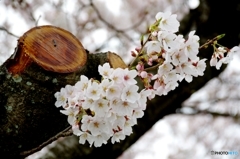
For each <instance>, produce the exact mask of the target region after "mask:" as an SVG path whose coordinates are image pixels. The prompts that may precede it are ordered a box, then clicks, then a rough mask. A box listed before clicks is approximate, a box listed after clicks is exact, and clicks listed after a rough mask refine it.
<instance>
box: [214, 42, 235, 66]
mask: <svg viewBox="0 0 240 159" xmlns="http://www.w3.org/2000/svg"><path fill="white" fill-rule="evenodd" d="M239 50H240V48H239V47H238V46H234V47H233V48H232V49H228V48H226V47H222V46H220V47H218V48H216V47H214V53H213V55H212V58H211V60H210V66H216V68H217V69H218V70H219V69H220V67H221V66H222V64H223V63H224V64H228V63H229V62H230V61H231V60H232V59H233V55H234V54H236V53H237V52H239Z"/></svg>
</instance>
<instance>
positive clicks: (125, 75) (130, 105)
mask: <svg viewBox="0 0 240 159" xmlns="http://www.w3.org/2000/svg"><path fill="white" fill-rule="evenodd" d="M98 71H99V73H100V75H102V77H103V79H102V81H101V82H99V81H97V80H93V79H88V78H87V77H86V76H83V75H82V76H81V77H80V81H78V82H77V83H76V84H75V85H74V86H71V85H66V87H65V88H62V89H61V90H60V92H57V93H55V97H56V99H57V101H56V103H55V105H56V107H63V108H64V110H61V113H63V114H65V115H67V116H68V122H69V124H70V125H72V129H73V133H74V134H75V135H77V136H80V140H79V143H81V144H84V143H85V142H86V141H88V142H89V144H90V145H93V144H94V146H95V147H99V146H101V145H102V144H106V143H107V140H108V139H110V138H111V142H112V143H115V142H119V141H120V140H123V139H125V136H126V135H130V134H131V133H132V126H133V125H135V124H137V118H141V117H142V116H143V114H144V112H143V110H145V109H146V101H147V97H148V96H149V95H150V94H151V91H150V90H145V89H143V90H142V91H140V92H138V89H139V88H138V86H137V85H136V84H137V81H136V80H135V77H136V76H137V74H138V73H137V71H136V70H129V69H127V68H126V69H121V68H117V69H112V68H110V65H109V63H105V64H104V65H103V66H99V68H98Z"/></svg>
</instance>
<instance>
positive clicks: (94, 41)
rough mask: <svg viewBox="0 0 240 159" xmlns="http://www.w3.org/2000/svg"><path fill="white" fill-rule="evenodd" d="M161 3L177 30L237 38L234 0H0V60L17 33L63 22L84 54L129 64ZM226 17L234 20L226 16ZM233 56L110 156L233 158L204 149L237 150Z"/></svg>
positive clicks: (239, 7)
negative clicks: (109, 54) (170, 110)
mask: <svg viewBox="0 0 240 159" xmlns="http://www.w3.org/2000/svg"><path fill="white" fill-rule="evenodd" d="M217 6H218V8H216V7H217ZM221 7H222V8H221ZM221 9H222V12H223V13H221V12H220V11H221ZM168 10H169V11H171V12H172V13H175V14H177V18H178V20H179V21H181V28H180V31H179V33H180V34H183V35H187V34H188V32H190V31H191V30H197V35H199V36H200V38H201V39H202V40H203V41H201V42H202V43H203V42H204V41H205V42H206V40H207V39H208V38H213V37H214V36H216V35H218V34H219V33H220V31H224V32H221V33H226V36H228V38H229V39H231V40H228V41H227V42H226V41H224V40H223V41H222V42H223V44H224V45H225V46H227V47H229V48H231V47H233V46H234V45H239V42H240V40H239V37H240V36H239V35H240V34H239V32H240V27H239V26H238V25H237V24H235V23H236V22H237V20H239V19H240V16H239V15H240V2H238V1H237V0H235V1H232V2H225V1H223V0H220V1H217V0H212V1H211V2H208V1H207V0H201V1H199V0H145V1H141V2H140V1H138V0H114V1H113V0H92V1H91V0H71V1H67V0H48V1H42V0H0V64H2V63H3V62H4V61H5V60H6V59H7V58H8V57H9V56H10V55H11V54H12V53H13V52H14V48H15V47H16V46H17V40H18V38H19V37H20V36H22V35H23V34H24V32H26V31H27V30H29V29H30V28H32V27H35V26H41V25H54V26H58V27H61V28H64V29H66V30H68V31H70V32H71V33H72V34H74V35H75V36H76V37H77V38H78V39H79V40H80V41H81V43H82V44H83V46H84V47H85V48H86V49H87V50H89V51H90V52H91V53H99V52H106V51H113V52H116V53H117V54H119V55H120V56H121V57H122V58H123V60H124V61H125V62H126V63H129V62H130V61H131V60H132V58H131V56H130V54H131V51H132V50H134V49H135V48H137V47H138V46H140V43H139V42H140V37H141V35H143V34H145V33H147V29H148V26H149V24H151V23H153V22H154V20H155V15H156V13H157V12H159V11H161V12H164V11H168ZM230 16H234V19H235V22H234V21H232V22H231V21H230V20H229V18H230ZM216 21H217V22H219V24H217V23H216ZM206 26H208V27H206ZM203 28H205V30H204V29H203ZM206 28H208V29H206ZM219 30H220V31H219ZM215 31H216V32H215ZM198 33H199V34H198ZM220 43H221V41H220ZM239 58H240V56H239V55H235V56H234V60H233V61H232V62H231V63H230V64H229V65H228V66H227V67H226V68H225V69H224V70H222V72H221V73H220V74H219V76H217V77H215V78H212V79H211V80H210V81H208V82H207V81H206V84H205V85H204V86H203V87H202V88H201V89H199V90H196V91H195V92H194V93H192V95H191V96H190V97H189V98H188V99H187V100H185V101H184V102H183V103H181V107H179V108H177V109H176V110H174V113H173V114H166V115H165V116H162V117H159V119H160V120H159V121H158V122H157V123H156V124H155V125H154V126H153V127H152V128H151V129H150V130H149V131H148V132H146V133H145V134H144V135H143V136H142V137H141V138H140V139H139V140H138V141H137V142H136V143H134V144H133V145H132V146H131V147H129V148H128V149H127V150H126V151H125V152H123V154H122V155H121V156H119V157H118V159H146V158H147V159H156V158H158V159H159V158H161V159H188V158H189V159H190V158H195V159H212V158H224V159H228V158H231V159H232V158H240V154H239V155H212V154H211V151H236V152H238V153H240V125H239V123H240V115H239V112H240V109H239V108H240V93H239V91H240V63H239V62H240V59H239ZM207 62H209V60H208V61H207ZM159 106H161V104H160V103H159ZM57 144H58V143H57V142H54V143H52V144H50V145H49V146H47V147H45V148H44V149H43V150H42V151H40V152H37V153H35V154H33V155H31V156H29V157H27V159H40V158H42V159H47V158H49V159H50V158H52V159H53V158H57V157H56V156H54V154H51V153H50V152H51V149H52V148H53V147H56V145H57ZM59 153H61V152H59Z"/></svg>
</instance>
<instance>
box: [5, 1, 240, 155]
mask: <svg viewBox="0 0 240 159" xmlns="http://www.w3.org/2000/svg"><path fill="white" fill-rule="evenodd" d="M216 4H218V5H217V7H216ZM239 5H240V3H239V1H238V0H234V1H231V2H229V3H226V2H225V1H223V0H220V1H219V0H211V1H207V0H202V1H201V5H200V6H199V7H198V8H197V9H195V10H192V11H191V14H190V15H189V17H190V18H187V19H188V21H187V22H188V24H189V26H190V27H189V28H191V27H192V26H193V25H194V24H195V27H196V30H197V33H196V34H197V35H199V36H200V39H202V41H201V43H203V42H205V41H206V40H207V39H210V38H213V37H215V36H216V35H219V34H222V33H225V34H226V37H225V38H224V39H223V40H221V41H220V42H221V44H223V45H225V46H227V47H232V46H234V45H238V44H239V41H240V40H239V36H238V35H239V34H240V29H239V28H240V25H239V24H237V23H236V22H234V21H230V20H229V17H236V18H238V19H239V18H240V11H239V8H238V6H239ZM185 26H186V27H188V25H185ZM181 31H182V32H187V31H188V29H186V30H184V28H183V29H181ZM211 53H212V49H206V50H203V51H201V56H202V57H207V58H208V59H210V56H211ZM92 59H95V60H92ZM106 61H108V59H107V56H106V54H94V55H93V54H88V60H87V64H86V69H84V71H83V72H81V73H78V74H77V76H79V75H80V74H85V75H87V76H89V77H96V78H98V77H97V76H98V74H97V65H99V64H103V63H104V62H106ZM208 62H209V61H208ZM221 71H222V70H220V71H217V70H216V69H215V68H210V67H209V66H208V67H207V69H206V71H205V75H204V76H203V77H198V78H194V80H193V82H192V83H190V84H189V83H186V82H183V83H181V84H180V86H179V87H178V88H177V89H176V90H174V91H172V92H170V93H169V94H168V95H167V96H162V97H158V98H156V99H154V100H153V101H149V102H148V108H147V110H146V111H145V115H144V117H143V118H141V119H139V120H138V125H136V126H135V127H134V130H133V131H134V132H133V134H132V135H131V136H129V137H128V138H126V139H125V140H124V141H122V142H120V143H118V144H114V145H112V144H111V143H109V144H107V145H104V146H102V147H100V148H93V147H92V148H90V147H88V145H78V144H77V145H75V147H74V146H73V147H71V149H67V148H66V149H63V150H62V152H59V151H58V149H55V150H54V149H52V150H51V151H52V153H54V154H55V157H52V158H58V159H60V158H72V159H74V158H80V157H81V158H83V159H85V158H86V159H87V158H96V156H97V157H105V156H107V157H108V158H116V157H118V156H119V155H121V154H122V152H123V151H124V150H126V149H127V148H128V147H129V146H131V145H132V144H133V143H134V142H135V141H137V140H138V139H139V138H140V137H141V136H142V135H143V134H144V133H145V132H146V131H147V130H149V129H150V128H151V127H152V125H153V124H155V123H156V122H157V121H158V120H159V119H161V118H163V117H164V116H166V115H168V114H172V113H175V112H176V109H178V108H180V107H181V103H182V102H183V101H184V100H185V99H187V98H188V97H189V96H190V95H191V94H192V93H194V92H195V91H197V90H198V89H200V88H201V87H202V86H203V85H204V84H206V82H208V81H209V80H210V79H212V78H214V77H216V76H218V75H219V73H221ZM29 72H33V74H32V73H29ZM73 74H74V73H73ZM73 74H72V73H70V74H59V73H53V72H49V71H45V70H43V69H42V68H40V67H38V66H37V65H35V64H34V65H32V68H29V69H27V70H26V71H25V72H24V73H23V74H22V75H21V77H22V80H21V81H20V82H19V79H18V78H15V77H13V76H11V75H9V74H8V73H7V72H6V69H5V65H2V66H1V68H0V152H1V156H3V158H4V157H5V158H23V156H21V155H20V153H21V152H23V151H26V150H30V149H32V148H34V147H36V146H38V145H40V144H41V143H42V142H44V141H46V140H47V139H49V138H50V137H52V136H54V135H55V134H57V133H58V132H59V131H61V130H63V129H64V128H66V127H67V125H68V124H67V122H66V116H65V115H61V114H60V113H59V109H57V108H56V107H55V106H54V102H55V99H54V96H53V94H54V93H55V92H56V91H58V90H59V89H60V88H61V87H63V86H64V85H65V84H67V83H68V84H73V83H74V82H76V81H75V80H71V81H69V80H68V79H69V78H68V77H71V79H73V78H72V77H73V76H74V77H77V76H76V74H74V75H73ZM46 76H47V78H46ZM43 77H44V78H43ZM55 79H57V82H56V80H55ZM66 139H67V138H66ZM75 140H76V139H75ZM63 141H64V140H63ZM65 142H66V140H65ZM75 143H77V142H75ZM69 156H70V157H69Z"/></svg>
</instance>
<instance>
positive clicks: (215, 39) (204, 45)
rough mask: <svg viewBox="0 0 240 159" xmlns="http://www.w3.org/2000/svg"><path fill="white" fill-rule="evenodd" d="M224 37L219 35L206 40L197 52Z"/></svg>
mask: <svg viewBox="0 0 240 159" xmlns="http://www.w3.org/2000/svg"><path fill="white" fill-rule="evenodd" d="M224 36H225V34H221V35H218V36H216V37H215V38H213V39H211V40H208V41H207V42H206V43H205V44H203V45H202V46H200V47H199V50H200V49H202V48H205V47H207V46H208V45H210V44H213V43H214V42H215V41H217V40H220V39H221V38H223V37H224Z"/></svg>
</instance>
